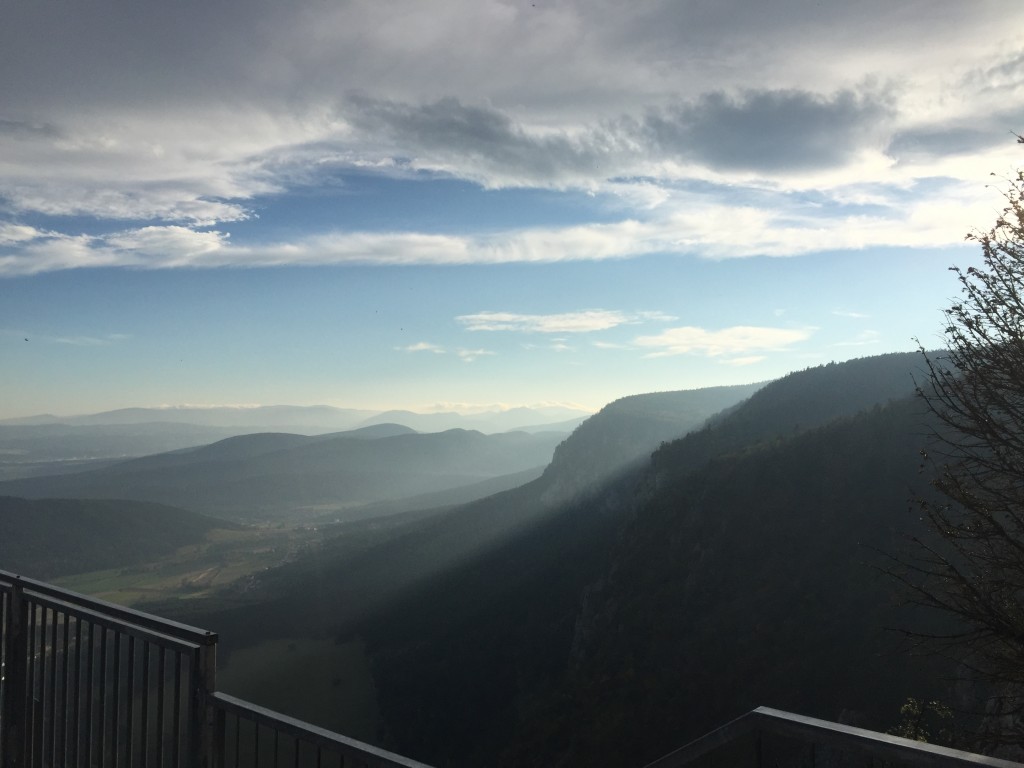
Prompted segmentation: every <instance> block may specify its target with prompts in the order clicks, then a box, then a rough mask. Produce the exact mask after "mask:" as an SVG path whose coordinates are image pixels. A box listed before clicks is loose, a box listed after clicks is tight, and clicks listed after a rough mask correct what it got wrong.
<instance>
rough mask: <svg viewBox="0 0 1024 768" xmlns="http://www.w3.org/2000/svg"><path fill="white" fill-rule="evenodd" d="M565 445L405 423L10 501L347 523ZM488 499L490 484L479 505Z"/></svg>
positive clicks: (190, 455)
mask: <svg viewBox="0 0 1024 768" xmlns="http://www.w3.org/2000/svg"><path fill="white" fill-rule="evenodd" d="M564 438H565V434H564V433H561V432H538V433H535V434H531V433H528V432H506V433H499V434H494V435H484V434H481V433H480V432H472V431H467V430H463V429H453V430H448V431H446V432H436V433H429V434H420V433H417V432H414V431H413V430H411V429H409V428H408V427H404V426H401V425H396V424H375V425H373V426H369V427H363V428H362V429H358V430H352V431H348V432H339V433H333V434H327V435H315V436H306V435H295V434H286V433H265V434H252V435H242V436H239V437H230V438H227V439H225V440H221V441H219V442H216V443H212V444H210V445H204V446H200V447H198V448H186V449H182V450H179V451H172V452H169V453H161V454H155V455H152V456H145V457H141V458H138V459H131V460H128V461H124V462H120V463H117V464H114V465H111V466H108V467H104V468H101V469H95V470H87V471H82V472H77V473H73V474H63V475H50V476H44V477H31V478H22V479H19V480H8V481H5V482H0V493H2V494H8V495H12V496H22V497H26V498H44V497H46V498H87V499H111V498H113V499H134V500H141V501H153V502H158V503H162V504H171V505H175V506H181V507H185V508H187V509H191V510H194V511H197V512H203V513H206V514H211V515H216V516H220V517H230V518H240V519H263V520H268V519H269V520H281V519H284V518H288V517H291V516H293V515H294V514H296V513H297V512H299V511H300V510H301V511H303V512H304V513H305V514H306V515H307V516H308V515H310V514H321V515H329V514H330V515H335V516H338V517H341V518H344V517H345V516H346V515H345V510H346V509H347V508H351V507H355V506H359V505H367V504H373V503H376V502H382V501H389V500H397V499H402V498H404V497H409V496H420V495H423V494H431V493H438V492H442V491H450V490H452V489H457V488H462V487H471V486H477V485H478V484H480V483H481V481H483V480H489V479H494V478H498V477H500V476H503V475H509V474H515V473H520V472H524V471H527V470H530V469H535V468H540V467H543V466H544V465H546V464H547V463H548V462H549V461H550V460H551V456H552V454H553V452H554V449H555V446H556V445H557V444H558V443H559V442H561V441H562V440H563V439H564ZM488 492H489V486H481V487H480V488H479V490H478V492H477V494H476V495H473V494H469V497H470V498H478V497H479V496H482V495H486V493H488ZM464 499H465V497H463V500H464Z"/></svg>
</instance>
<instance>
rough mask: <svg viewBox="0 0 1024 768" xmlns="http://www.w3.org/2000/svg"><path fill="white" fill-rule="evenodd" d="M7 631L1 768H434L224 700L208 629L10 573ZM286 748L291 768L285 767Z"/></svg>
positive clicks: (1, 652)
mask: <svg viewBox="0 0 1024 768" xmlns="http://www.w3.org/2000/svg"><path fill="white" fill-rule="evenodd" d="M0 629H2V634H0V656H2V659H3V661H4V665H3V668H2V672H0V768H23V767H25V768H27V767H28V766H43V765H67V766H77V765H83V766H85V765H103V766H108V765H109V766H118V767H120V768H132V767H133V766H140V765H161V766H164V765H168V764H169V765H172V766H175V767H176V768H219V767H220V766H223V765H225V764H226V763H227V762H228V758H229V757H233V758H234V764H235V765H250V764H253V762H254V761H253V760H249V761H248V762H246V761H245V760H244V759H242V761H241V762H240V758H245V757H252V758H255V761H258V760H259V759H260V756H261V755H263V756H268V755H272V756H273V759H272V762H273V764H274V765H275V766H278V765H280V766H282V767H283V766H284V765H292V766H294V767H295V768H304V767H305V766H306V765H317V766H319V765H322V764H323V765H334V764H336V762H337V761H338V760H341V761H342V763H343V764H344V765H346V766H348V765H359V766H365V767H366V768H429V766H426V765H424V764H423V763H419V762H417V761H415V760H410V759H409V758H405V757H402V756H401V755H396V754H394V753H392V752H388V751H386V750H383V749H380V748H378V747H374V746H372V745H370V744H365V743H363V742H360V741H356V740H355V739H350V738H348V737H346V736H342V735H341V734H338V733H333V732H332V731H329V730H326V729H324V728H318V727H317V726H314V725H311V724H309V723H305V722H303V721H301V720H297V719H295V718H292V717H288V716H287V715H282V714H279V713H277V712H272V711H271V710H269V709H265V708H263V707H259V706H257V705H255V704H251V703H249V702H246V701H242V700H241V699H237V698H235V697H233V696H229V695H227V694H224V693H220V692H218V691H217V690H216V648H217V635H216V634H215V633H213V632H208V631H206V630H204V629H199V628H198V627H193V626H189V625H187V624H182V623H180V622H176V621H170V620H168V619H163V618H161V617H159V616H154V615H152V614H149V613H144V612H142V611H137V610H135V609H132V608H125V607H124V606H120V605H115V604H114V603H110V602H107V601H105V600H99V599H97V598H93V597H89V596H87V595H82V594H79V593H77V592H72V591H71V590H67V589H62V588H60V587H55V586H53V585H51V584H47V583H45V582H42V581H37V580H36V579H31V578H27V577H24V576H19V575H17V574H14V573H11V572H9V571H4V570H0ZM229 718H230V723H229ZM228 725H231V726H232V730H231V735H232V737H233V738H232V739H231V740H230V742H231V743H229V740H228V739H227V735H228V730H229V729H228ZM243 733H245V734H246V735H247V737H248V736H251V737H253V742H252V743H247V742H246V741H245V740H243V739H242V735H243ZM261 734H263V735H265V736H269V739H267V738H264V741H263V743H262V744H261V743H260V736H261ZM285 742H287V743H288V744H290V745H292V749H293V760H292V761H291V762H288V761H287V760H286V761H285V762H280V761H279V759H278V757H279V755H278V747H279V745H280V746H283V744H284V743H285ZM268 750H270V751H269V752H268ZM310 751H312V752H313V753H314V759H313V760H312V761H310V760H308V759H300V755H302V754H305V755H306V757H308V756H309V753H310ZM324 760H326V762H324Z"/></svg>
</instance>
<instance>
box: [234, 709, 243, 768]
mask: <svg viewBox="0 0 1024 768" xmlns="http://www.w3.org/2000/svg"><path fill="white" fill-rule="evenodd" d="M241 753H242V716H241V715H235V768H238V761H239V757H238V756H239V755H240V754H241Z"/></svg>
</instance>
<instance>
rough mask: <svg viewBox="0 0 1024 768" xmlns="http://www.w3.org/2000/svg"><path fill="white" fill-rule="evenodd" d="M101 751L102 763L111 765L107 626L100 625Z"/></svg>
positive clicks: (99, 724) (100, 762)
mask: <svg viewBox="0 0 1024 768" xmlns="http://www.w3.org/2000/svg"><path fill="white" fill-rule="evenodd" d="M99 689H100V690H99V694H100V696H99V699H100V701H99V723H97V725H98V726H99V727H98V729H97V730H99V742H100V743H99V753H100V760H99V764H100V765H109V763H108V762H107V751H106V745H107V741H108V740H107V723H108V722H109V718H108V716H107V628H106V627H102V626H101V627H100V679H99Z"/></svg>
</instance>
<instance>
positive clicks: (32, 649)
mask: <svg viewBox="0 0 1024 768" xmlns="http://www.w3.org/2000/svg"><path fill="white" fill-rule="evenodd" d="M26 603H27V604H28V622H27V623H26V626H25V629H26V631H27V632H28V655H27V656H26V659H25V661H26V677H25V741H24V749H25V763H26V764H31V760H32V734H33V733H34V729H35V724H36V718H35V710H36V708H35V706H34V703H33V700H34V699H35V658H36V606H35V604H34V603H33V602H32V601H31V599H29V600H26Z"/></svg>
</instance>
